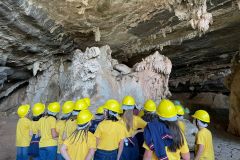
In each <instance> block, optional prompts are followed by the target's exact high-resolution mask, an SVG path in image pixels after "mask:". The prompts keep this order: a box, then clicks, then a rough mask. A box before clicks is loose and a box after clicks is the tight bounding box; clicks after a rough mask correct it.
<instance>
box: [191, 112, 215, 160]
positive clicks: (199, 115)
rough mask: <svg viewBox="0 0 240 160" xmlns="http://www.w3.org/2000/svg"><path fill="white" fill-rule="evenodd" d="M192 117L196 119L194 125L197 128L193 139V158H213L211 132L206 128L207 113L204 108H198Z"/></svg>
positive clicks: (196, 159)
mask: <svg viewBox="0 0 240 160" xmlns="http://www.w3.org/2000/svg"><path fill="white" fill-rule="evenodd" d="M192 117H193V118H195V119H196V125H197V127H198V129H199V131H198V133H197V135H196V141H195V143H196V150H195V154H196V155H195V160H205V159H207V160H214V159H215V158H214V149H213V142H212V134H211V132H210V131H209V130H208V129H207V126H208V123H210V116H209V114H208V113H207V112H206V111H204V110H198V111H196V112H195V113H194V115H193V116H192Z"/></svg>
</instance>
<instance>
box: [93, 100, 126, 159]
mask: <svg viewBox="0 0 240 160" xmlns="http://www.w3.org/2000/svg"><path fill="white" fill-rule="evenodd" d="M105 107H106V108H105V109H106V110H107V113H106V119H105V120H103V121H102V122H101V123H99V125H98V127H97V129H96V131H95V133H94V135H95V136H96V137H97V151H96V153H95V155H94V160H104V159H107V160H119V159H120V156H121V154H122V150H123V142H124V138H126V137H127V131H126V127H125V126H124V125H123V124H122V123H121V122H119V121H118V116H119V114H120V113H122V111H121V107H120V104H119V103H118V101H116V100H114V99H110V100H108V101H107V102H106V104H105Z"/></svg>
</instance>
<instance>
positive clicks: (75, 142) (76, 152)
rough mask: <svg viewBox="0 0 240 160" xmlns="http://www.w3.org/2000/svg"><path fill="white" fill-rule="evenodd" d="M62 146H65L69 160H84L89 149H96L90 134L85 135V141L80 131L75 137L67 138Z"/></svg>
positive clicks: (94, 141)
mask: <svg viewBox="0 0 240 160" xmlns="http://www.w3.org/2000/svg"><path fill="white" fill-rule="evenodd" d="M63 144H65V145H66V146H67V152H68V155H69V156H70V159H71V160H85V158H86V156H87V154H88V151H89V149H91V148H93V149H95V148H96V137H95V136H94V135H93V134H92V133H91V132H88V133H87V140H86V137H84V134H81V131H79V133H78V134H77V136H76V137H74V136H73V135H72V136H70V137H68V138H67V139H66V140H65V141H64V142H63Z"/></svg>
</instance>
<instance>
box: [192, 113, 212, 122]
mask: <svg viewBox="0 0 240 160" xmlns="http://www.w3.org/2000/svg"><path fill="white" fill-rule="evenodd" d="M192 117H193V118H196V119H198V120H200V121H203V122H206V123H210V116H209V114H208V112H207V111H204V110H198V111H196V112H195V113H194V115H192Z"/></svg>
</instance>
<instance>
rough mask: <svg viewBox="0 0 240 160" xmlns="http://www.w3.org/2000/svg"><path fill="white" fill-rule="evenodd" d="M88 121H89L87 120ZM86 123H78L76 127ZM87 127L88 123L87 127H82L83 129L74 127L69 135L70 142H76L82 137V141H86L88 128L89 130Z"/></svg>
mask: <svg viewBox="0 0 240 160" xmlns="http://www.w3.org/2000/svg"><path fill="white" fill-rule="evenodd" d="M88 123H89V122H88ZM85 125H87V123H85V124H83V125H78V127H82V126H85ZM89 127H90V124H88V126H87V127H85V128H83V129H78V128H77V129H76V130H75V131H74V132H73V133H72V134H71V135H70V136H69V138H70V141H71V143H72V144H73V143H75V142H78V141H79V139H80V138H81V137H82V141H81V142H83V141H87V139H88V130H89Z"/></svg>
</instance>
